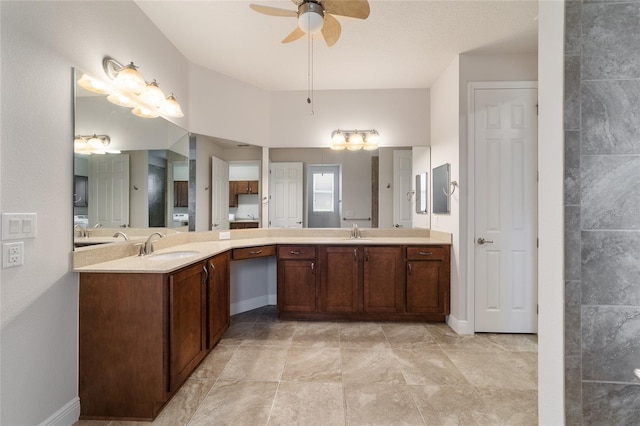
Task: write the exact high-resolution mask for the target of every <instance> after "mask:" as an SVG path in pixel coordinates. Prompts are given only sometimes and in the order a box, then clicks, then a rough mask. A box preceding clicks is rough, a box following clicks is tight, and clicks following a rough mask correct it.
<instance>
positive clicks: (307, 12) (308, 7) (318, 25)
mask: <svg viewBox="0 0 640 426" xmlns="http://www.w3.org/2000/svg"><path fill="white" fill-rule="evenodd" d="M323 24H324V12H323V10H322V6H320V5H319V4H317V3H313V2H309V3H303V4H302V5H300V9H299V12H298V26H299V27H300V29H301V30H302V31H304V32H305V33H307V34H316V33H317V32H318V31H320V30H321V29H322V25H323Z"/></svg>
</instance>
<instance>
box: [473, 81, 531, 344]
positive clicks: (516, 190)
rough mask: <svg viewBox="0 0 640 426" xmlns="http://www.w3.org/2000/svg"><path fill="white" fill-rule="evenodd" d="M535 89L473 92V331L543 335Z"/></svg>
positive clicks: (476, 90)
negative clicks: (539, 292)
mask: <svg viewBox="0 0 640 426" xmlns="http://www.w3.org/2000/svg"><path fill="white" fill-rule="evenodd" d="M536 103H537V89H535V88H529V89H521V88H514V89H480V88H477V89H475V90H474V104H473V108H474V114H473V120H474V121H473V126H474V144H475V145H474V147H475V148H474V151H475V155H474V156H475V163H474V167H475V203H474V204H475V205H474V210H475V237H474V247H475V252H474V259H475V272H474V279H475V331H481V332H498V333H535V332H536V331H537V312H536V311H537V309H536V307H537V274H536V269H537V266H536V264H537V248H536V241H537V227H536V223H537V213H536V212H537V115H536Z"/></svg>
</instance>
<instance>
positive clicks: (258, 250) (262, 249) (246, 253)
mask: <svg viewBox="0 0 640 426" xmlns="http://www.w3.org/2000/svg"><path fill="white" fill-rule="evenodd" d="M275 254H276V246H273V245H271V246H259V247H245V248H237V249H233V253H232V255H231V257H232V259H233V260H242V259H253V258H255V257H266V256H274V255H275Z"/></svg>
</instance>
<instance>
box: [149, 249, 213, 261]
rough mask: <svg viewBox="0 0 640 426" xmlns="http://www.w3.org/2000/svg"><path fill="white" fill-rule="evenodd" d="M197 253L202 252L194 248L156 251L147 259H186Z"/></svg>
mask: <svg viewBox="0 0 640 426" xmlns="http://www.w3.org/2000/svg"><path fill="white" fill-rule="evenodd" d="M197 254H200V253H199V252H197V251H194V250H182V251H170V252H167V253H154V254H152V255H151V256H148V257H147V259H150V260H178V259H186V258H187V257H193V256H195V255H197Z"/></svg>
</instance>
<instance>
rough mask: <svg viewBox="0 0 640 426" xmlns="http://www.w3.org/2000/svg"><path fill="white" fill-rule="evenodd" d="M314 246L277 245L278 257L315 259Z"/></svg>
mask: <svg viewBox="0 0 640 426" xmlns="http://www.w3.org/2000/svg"><path fill="white" fill-rule="evenodd" d="M315 258H316V247H315V246H279V247H278V259H315Z"/></svg>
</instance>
